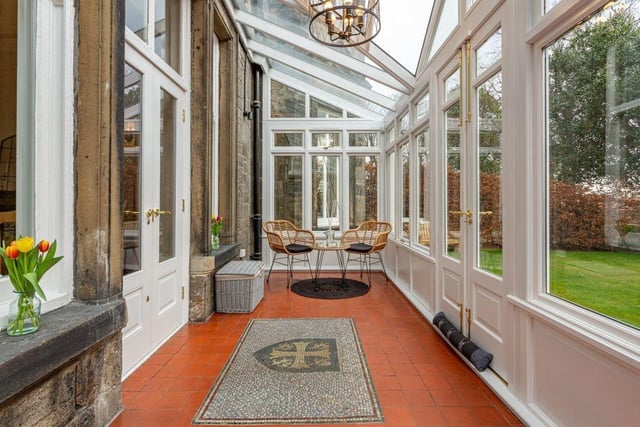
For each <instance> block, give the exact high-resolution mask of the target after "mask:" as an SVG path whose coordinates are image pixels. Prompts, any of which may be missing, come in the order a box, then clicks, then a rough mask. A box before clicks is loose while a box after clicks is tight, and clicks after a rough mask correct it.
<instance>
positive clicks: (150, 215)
mask: <svg viewBox="0 0 640 427" xmlns="http://www.w3.org/2000/svg"><path fill="white" fill-rule="evenodd" d="M144 216H146V217H147V224H151V221H153V220H154V211H153V210H152V209H147V210H146V211H144Z"/></svg>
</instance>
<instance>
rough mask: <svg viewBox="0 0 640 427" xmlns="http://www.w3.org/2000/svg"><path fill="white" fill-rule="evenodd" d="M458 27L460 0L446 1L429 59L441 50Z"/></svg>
mask: <svg viewBox="0 0 640 427" xmlns="http://www.w3.org/2000/svg"><path fill="white" fill-rule="evenodd" d="M456 25H458V0H444V2H443V4H442V6H441V7H440V16H439V19H438V27H437V28H436V34H435V36H434V37H433V43H431V49H430V50H429V59H431V58H432V57H433V55H435V53H436V52H437V51H438V49H440V46H442V44H443V43H444V42H445V40H447V38H448V37H449V34H451V32H452V31H453V29H454V28H455V27H456Z"/></svg>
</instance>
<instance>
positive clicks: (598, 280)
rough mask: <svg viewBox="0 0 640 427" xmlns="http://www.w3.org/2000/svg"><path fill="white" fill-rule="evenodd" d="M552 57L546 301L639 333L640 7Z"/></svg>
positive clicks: (613, 13) (585, 32)
mask: <svg viewBox="0 0 640 427" xmlns="http://www.w3.org/2000/svg"><path fill="white" fill-rule="evenodd" d="M608 6H609V7H607V8H606V9H604V10H602V11H600V12H598V13H596V14H594V15H593V16H592V17H590V18H589V19H587V20H586V21H584V22H582V23H581V24H579V25H578V26H576V27H575V28H573V29H572V30H571V31H569V32H568V33H566V34H565V35H563V36H562V37H560V38H559V39H558V40H556V41H555V42H554V43H552V44H551V45H550V46H548V47H547V48H546V49H545V54H546V61H547V63H546V65H547V70H546V72H547V76H546V77H547V91H548V92H547V99H548V106H547V123H548V129H547V135H548V140H547V150H548V153H547V156H548V171H549V175H548V177H547V180H548V183H547V184H548V189H547V198H548V199H547V204H548V212H547V215H548V218H547V223H548V224H549V229H548V232H547V233H548V242H547V254H548V255H547V256H548V265H547V269H548V275H549V283H548V292H549V293H550V294H551V295H554V296H557V297H559V298H562V299H564V300H566V301H569V302H572V303H574V304H577V305H579V306H582V307H584V308H587V309H589V310H592V311H594V312H597V313H601V314H603V315H605V316H608V317H610V318H613V319H616V320H618V321H620V322H624V323H626V324H629V325H632V326H634V327H636V328H640V310H638V301H640V282H639V281H638V277H640V121H639V119H638V118H639V117H640V86H639V85H638V81H640V50H639V49H638V46H639V45H640V19H639V18H640V5H639V4H638V3H637V2H631V3H629V2H622V1H620V2H616V3H612V4H610V5H608Z"/></svg>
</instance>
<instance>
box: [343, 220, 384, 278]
mask: <svg viewBox="0 0 640 427" xmlns="http://www.w3.org/2000/svg"><path fill="white" fill-rule="evenodd" d="M389 233H391V224H390V223H388V222H382V221H365V222H363V223H362V224H360V226H359V227H358V228H355V229H351V230H347V231H345V232H344V233H342V246H344V247H346V249H345V252H347V254H348V255H347V264H349V261H350V260H351V255H354V256H358V257H359V258H358V261H359V262H360V277H361V278H362V273H363V271H364V269H365V268H366V270H367V276H368V279H369V287H371V265H372V262H371V255H374V254H377V255H378V260H379V261H375V262H373V264H382V271H383V272H384V276H385V279H386V278H387V270H386V269H385V268H384V262H383V261H382V255H381V254H380V252H382V250H383V249H384V248H385V246H386V245H387V238H388V237H389Z"/></svg>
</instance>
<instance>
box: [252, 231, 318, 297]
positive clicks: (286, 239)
mask: <svg viewBox="0 0 640 427" xmlns="http://www.w3.org/2000/svg"><path fill="white" fill-rule="evenodd" d="M262 229H263V230H264V232H265V233H267V239H268V240H269V247H270V248H271V250H272V251H273V261H271V268H269V274H268V275H267V282H268V281H269V277H271V270H273V264H274V263H276V262H277V263H278V264H281V265H286V266H287V288H288V287H289V284H290V281H291V278H292V277H293V264H294V263H295V262H305V261H306V263H307V264H308V265H309V272H310V273H311V263H310V262H309V252H311V251H312V250H313V246H314V245H315V243H316V237H315V235H314V234H313V233H312V232H311V231H309V230H302V229H300V228H297V227H296V226H295V225H293V224H292V223H290V222H289V221H285V220H272V221H265V222H264V223H263V224H262ZM278 255H285V256H286V257H287V263H286V264H285V263H283V262H279V261H276V258H277V257H278ZM297 256H301V257H302V259H298V260H296V259H295V257H297Z"/></svg>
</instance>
